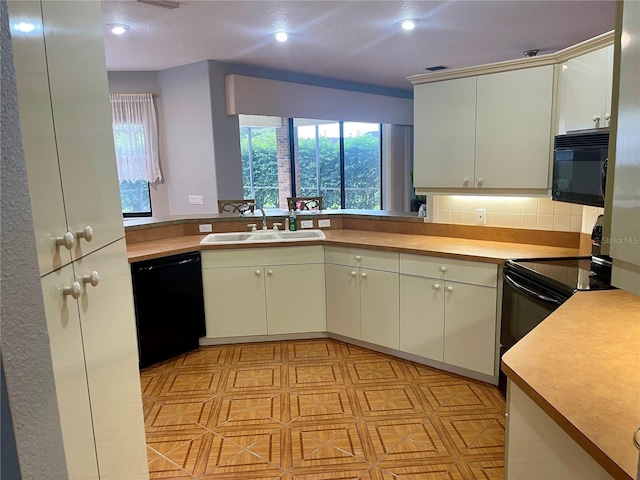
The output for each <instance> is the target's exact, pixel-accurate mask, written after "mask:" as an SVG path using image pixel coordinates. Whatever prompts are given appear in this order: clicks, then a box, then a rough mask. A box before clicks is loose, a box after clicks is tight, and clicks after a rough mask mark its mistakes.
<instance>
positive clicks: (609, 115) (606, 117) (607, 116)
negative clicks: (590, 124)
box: [604, 113, 611, 122]
mask: <svg viewBox="0 0 640 480" xmlns="http://www.w3.org/2000/svg"><path fill="white" fill-rule="evenodd" d="M604 119H605V120H606V121H607V122H608V121H609V120H611V114H610V113H605V114H604Z"/></svg>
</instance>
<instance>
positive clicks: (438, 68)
mask: <svg viewBox="0 0 640 480" xmlns="http://www.w3.org/2000/svg"><path fill="white" fill-rule="evenodd" d="M447 68H449V67H445V66H444V65H438V66H437V67H427V68H425V70H428V71H430V72H437V71H438V70H446V69H447Z"/></svg>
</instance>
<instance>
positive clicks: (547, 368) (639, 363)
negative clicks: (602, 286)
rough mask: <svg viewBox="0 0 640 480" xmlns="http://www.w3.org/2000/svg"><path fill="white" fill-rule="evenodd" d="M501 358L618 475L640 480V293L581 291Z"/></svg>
mask: <svg viewBox="0 0 640 480" xmlns="http://www.w3.org/2000/svg"><path fill="white" fill-rule="evenodd" d="M502 362H503V363H502V369H503V371H504V372H505V373H506V374H507V376H508V377H509V378H510V379H511V380H512V381H513V382H514V383H515V384H517V385H518V387H520V388H521V389H522V390H523V391H524V392H525V393H527V395H529V397H531V399H532V400H533V401H534V402H535V403H536V404H537V405H538V406H539V407H540V408H542V409H543V410H544V411H545V412H546V413H547V415H549V416H550V417H551V418H553V420H554V421H555V422H556V423H557V424H558V425H559V426H560V427H562V429H563V430H565V431H566V432H567V433H568V434H569V435H570V436H571V437H572V438H573V439H574V440H575V441H576V442H577V443H578V444H579V445H580V446H581V447H582V448H583V449H584V450H585V451H587V452H588V453H589V454H590V455H591V456H592V457H593V458H594V459H595V460H596V461H597V462H598V463H599V464H600V465H602V467H603V468H604V469H605V470H607V471H608V472H609V473H610V474H611V475H612V476H613V477H614V478H616V479H617V478H621V479H629V480H630V479H634V478H635V477H636V473H637V468H638V454H639V452H638V450H637V449H636V447H635V446H634V445H633V433H634V430H635V429H636V428H637V427H638V426H640V297H638V296H637V295H634V294H632V293H628V292H625V291H623V290H607V291H593V292H579V293H577V294H575V295H573V296H572V297H571V298H570V299H569V300H567V302H565V303H564V304H563V305H562V306H561V307H560V308H559V309H557V310H556V311H555V312H554V313H553V314H551V315H550V316H549V317H548V318H547V319H545V320H544V321H543V322H542V323H541V324H540V325H538V326H537V327H536V328H534V329H533V330H532V331H531V332H530V333H529V334H528V335H527V336H525V337H524V338H523V339H522V340H520V341H519V342H518V343H517V344H516V345H515V346H514V347H512V348H511V349H510V350H509V351H508V352H507V353H506V354H505V355H504V356H503V357H502Z"/></svg>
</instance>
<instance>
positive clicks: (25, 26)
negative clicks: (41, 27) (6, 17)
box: [13, 22, 36, 33]
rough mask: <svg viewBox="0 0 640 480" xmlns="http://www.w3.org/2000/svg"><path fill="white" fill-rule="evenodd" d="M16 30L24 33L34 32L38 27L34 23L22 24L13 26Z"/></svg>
mask: <svg viewBox="0 0 640 480" xmlns="http://www.w3.org/2000/svg"><path fill="white" fill-rule="evenodd" d="M13 28H15V29H16V30H18V31H19V32H23V33H29V32H33V31H34V30H35V29H36V26H35V25H34V24H33V23H27V22H20V23H18V24H16V25H14V26H13Z"/></svg>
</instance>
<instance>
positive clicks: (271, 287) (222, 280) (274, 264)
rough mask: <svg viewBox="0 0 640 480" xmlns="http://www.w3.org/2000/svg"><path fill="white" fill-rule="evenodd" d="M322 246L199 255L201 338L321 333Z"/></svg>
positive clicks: (323, 286) (323, 289)
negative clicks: (203, 330)
mask: <svg viewBox="0 0 640 480" xmlns="http://www.w3.org/2000/svg"><path fill="white" fill-rule="evenodd" d="M323 248H324V247H322V246H317V245H312V246H306V247H305V246H302V247H298V246H296V247H265V248H242V249H230V250H217V251H203V252H202V269H203V270H202V285H203V289H204V309H205V319H206V327H207V338H224V337H242V336H257V335H267V334H268V335H275V334H290V333H306V332H324V331H325V330H326V313H325V301H324V300H325V277H324V250H323Z"/></svg>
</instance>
